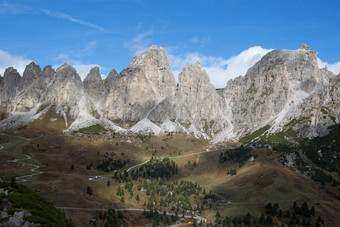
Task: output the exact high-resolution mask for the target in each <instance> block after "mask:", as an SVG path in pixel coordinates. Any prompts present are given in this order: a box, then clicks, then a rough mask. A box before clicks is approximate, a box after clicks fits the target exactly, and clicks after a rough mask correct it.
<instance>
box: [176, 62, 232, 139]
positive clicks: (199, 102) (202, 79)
mask: <svg viewBox="0 0 340 227" xmlns="http://www.w3.org/2000/svg"><path fill="white" fill-rule="evenodd" d="M178 81H179V82H178V86H177V90H176V101H175V112H176V121H177V122H179V123H182V124H184V125H190V124H191V126H190V128H189V131H190V130H191V131H192V132H193V133H195V134H196V133H197V132H198V131H200V132H203V133H204V134H205V135H214V134H215V133H217V132H218V131H220V130H222V129H223V127H225V126H226V125H227V120H226V116H225V115H224V111H223V109H224V102H223V99H222V97H221V96H220V95H219V94H217V92H216V89H215V87H214V86H213V85H212V84H211V83H210V79H209V76H208V74H207V73H206V72H205V70H202V68H201V64H200V63H199V62H197V63H196V64H195V65H190V64H186V66H185V67H184V68H183V71H182V72H181V73H180V74H179V76H178Z"/></svg>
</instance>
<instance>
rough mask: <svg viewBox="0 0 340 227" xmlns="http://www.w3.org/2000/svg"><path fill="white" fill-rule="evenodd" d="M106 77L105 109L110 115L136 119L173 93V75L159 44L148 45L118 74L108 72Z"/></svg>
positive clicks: (124, 119) (110, 117) (107, 114)
mask: <svg viewBox="0 0 340 227" xmlns="http://www.w3.org/2000/svg"><path fill="white" fill-rule="evenodd" d="M108 77H109V78H108V79H107V81H105V84H106V87H107V88H109V89H110V90H109V91H108V95H107V98H106V101H105V109H106V117H107V118H109V119H116V120H121V121H133V122H137V121H139V120H141V119H143V118H145V117H147V116H148V114H149V112H150V110H152V109H153V108H154V107H155V106H157V105H158V104H159V103H161V101H162V100H163V99H165V98H167V97H171V96H174V94H175V79H174V77H173V75H172V72H171V71H170V66H169V61H168V58H167V54H166V52H165V51H164V49H163V48H161V47H160V48H157V47H156V46H152V47H150V48H149V49H147V50H146V51H145V52H143V53H141V54H139V55H137V56H136V57H134V58H133V59H132V61H131V63H130V64H129V66H128V67H127V68H126V69H124V70H123V71H122V72H121V73H120V74H119V75H115V72H113V73H112V72H111V73H110V75H109V76H108ZM109 81H110V82H109Z"/></svg>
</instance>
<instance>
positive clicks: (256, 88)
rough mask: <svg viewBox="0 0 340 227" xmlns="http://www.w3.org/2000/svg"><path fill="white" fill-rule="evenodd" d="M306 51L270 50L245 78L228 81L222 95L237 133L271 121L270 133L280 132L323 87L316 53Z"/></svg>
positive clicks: (304, 49) (303, 49)
mask: <svg viewBox="0 0 340 227" xmlns="http://www.w3.org/2000/svg"><path fill="white" fill-rule="evenodd" d="M306 49H308V48H307V47H305V46H303V48H302V49H299V50H274V51H271V52H270V53H268V54H266V55H265V56H264V57H263V58H262V59H261V60H260V61H259V62H257V63H256V64H255V65H254V66H253V67H251V68H250V69H249V70H248V72H247V74H246V75H245V76H244V77H238V78H236V79H234V80H231V81H229V82H228V84H227V87H226V88H225V89H224V92H223V95H224V97H225V99H226V100H228V102H227V103H226V105H227V106H229V108H230V109H231V110H232V122H233V125H234V127H235V129H234V130H235V132H236V133H237V134H239V135H241V134H242V133H244V132H246V131H253V130H254V129H256V128H259V127H261V126H264V125H266V124H269V123H270V122H272V121H274V122H272V124H273V126H274V127H273V130H274V131H275V130H277V129H279V128H280V127H282V126H283V125H284V124H285V123H286V116H287V115H289V114H291V112H292V111H294V110H295V109H296V108H297V106H299V105H300V104H301V103H302V102H303V100H304V99H305V98H307V97H309V96H310V94H311V93H312V92H313V90H314V89H315V88H316V85H317V84H318V86H320V87H322V86H323V83H324V82H325V81H324V78H323V77H322V76H321V75H320V73H319V68H318V63H317V58H316V52H315V51H310V50H306ZM326 80H327V79H326ZM325 83H326V82H325Z"/></svg>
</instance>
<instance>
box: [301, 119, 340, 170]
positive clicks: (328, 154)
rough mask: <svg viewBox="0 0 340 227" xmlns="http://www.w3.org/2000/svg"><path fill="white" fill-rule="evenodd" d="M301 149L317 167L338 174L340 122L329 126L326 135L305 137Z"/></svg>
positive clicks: (339, 167)
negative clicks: (328, 131) (311, 137)
mask: <svg viewBox="0 0 340 227" xmlns="http://www.w3.org/2000/svg"><path fill="white" fill-rule="evenodd" d="M301 149H302V151H303V153H304V154H305V155H306V156H307V158H308V159H310V160H311V161H312V162H313V163H314V164H315V165H317V166H318V167H320V168H323V169H325V170H327V171H329V172H336V173H337V174H340V158H339V151H340V124H337V125H333V126H331V127H330V133H329V134H328V135H327V136H324V137H315V138H313V139H305V140H304V141H303V142H302V144H301Z"/></svg>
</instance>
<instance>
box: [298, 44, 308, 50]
mask: <svg viewBox="0 0 340 227" xmlns="http://www.w3.org/2000/svg"><path fill="white" fill-rule="evenodd" d="M300 50H310V47H309V46H308V45H307V44H305V43H304V44H302V46H301V47H300Z"/></svg>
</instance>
